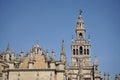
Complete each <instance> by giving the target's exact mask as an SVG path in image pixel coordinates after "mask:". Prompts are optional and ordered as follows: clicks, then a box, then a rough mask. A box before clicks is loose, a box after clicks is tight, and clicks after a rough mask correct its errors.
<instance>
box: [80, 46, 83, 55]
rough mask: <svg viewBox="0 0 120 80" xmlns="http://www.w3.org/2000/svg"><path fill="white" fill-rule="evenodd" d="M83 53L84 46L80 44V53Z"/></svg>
mask: <svg viewBox="0 0 120 80" xmlns="http://www.w3.org/2000/svg"><path fill="white" fill-rule="evenodd" d="M82 53H83V48H82V46H80V55H82Z"/></svg>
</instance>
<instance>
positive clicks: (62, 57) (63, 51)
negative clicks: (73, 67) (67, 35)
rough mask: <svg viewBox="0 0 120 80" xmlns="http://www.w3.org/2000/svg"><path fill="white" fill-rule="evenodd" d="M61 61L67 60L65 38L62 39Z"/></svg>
mask: <svg viewBox="0 0 120 80" xmlns="http://www.w3.org/2000/svg"><path fill="white" fill-rule="evenodd" d="M60 61H62V62H66V53H65V48H64V40H62V49H61V54H60Z"/></svg>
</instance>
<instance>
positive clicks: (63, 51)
mask: <svg viewBox="0 0 120 80" xmlns="http://www.w3.org/2000/svg"><path fill="white" fill-rule="evenodd" d="M61 54H65V48H64V40H62V50H61Z"/></svg>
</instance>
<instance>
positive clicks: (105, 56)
mask: <svg viewBox="0 0 120 80" xmlns="http://www.w3.org/2000/svg"><path fill="white" fill-rule="evenodd" d="M80 9H82V10H83V14H82V16H83V19H84V23H85V27H86V29H87V33H86V35H87V36H88V35H90V36H91V55H92V60H93V58H94V56H97V57H98V59H99V63H100V70H101V72H102V73H104V72H110V74H111V77H112V78H113V77H114V75H115V73H116V74H120V69H119V68H120V47H119V45H120V42H119V41H120V36H119V34H120V31H119V30H120V28H119V27H120V1H119V0H34V1H33V0H0V52H2V51H5V50H6V46H7V44H8V43H9V44H10V49H11V51H15V52H16V53H19V52H20V51H21V50H23V51H24V52H25V53H26V52H27V51H28V50H30V49H31V47H32V46H33V45H34V44H36V43H37V42H38V43H39V44H40V46H41V47H42V48H43V49H44V50H46V49H48V50H49V55H51V51H52V49H54V50H55V52H56V59H57V60H59V55H60V51H61V42H62V39H64V41H65V49H66V54H67V57H68V60H69V63H70V62H71V47H70V46H71V38H72V35H73V37H74V39H75V29H76V22H77V19H78V15H79V10H80ZM87 36H86V37H87Z"/></svg>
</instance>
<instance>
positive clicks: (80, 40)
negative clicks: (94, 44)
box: [71, 10, 91, 66]
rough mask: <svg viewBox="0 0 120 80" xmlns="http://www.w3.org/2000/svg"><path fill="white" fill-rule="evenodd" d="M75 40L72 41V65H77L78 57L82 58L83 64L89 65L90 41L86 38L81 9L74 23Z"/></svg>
mask: <svg viewBox="0 0 120 80" xmlns="http://www.w3.org/2000/svg"><path fill="white" fill-rule="evenodd" d="M75 33H76V40H75V42H73V43H72V45H71V48H72V66H78V59H82V60H83V66H90V65H91V59H90V42H89V43H88V40H87V39H86V29H85V26H84V21H83V18H82V11H81V10H80V15H79V16H78V21H77V25H76V30H75Z"/></svg>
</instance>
